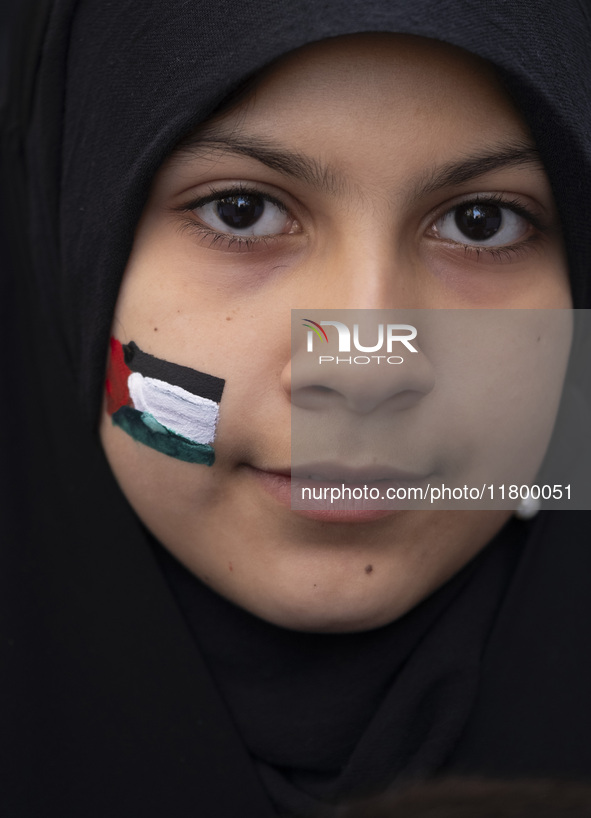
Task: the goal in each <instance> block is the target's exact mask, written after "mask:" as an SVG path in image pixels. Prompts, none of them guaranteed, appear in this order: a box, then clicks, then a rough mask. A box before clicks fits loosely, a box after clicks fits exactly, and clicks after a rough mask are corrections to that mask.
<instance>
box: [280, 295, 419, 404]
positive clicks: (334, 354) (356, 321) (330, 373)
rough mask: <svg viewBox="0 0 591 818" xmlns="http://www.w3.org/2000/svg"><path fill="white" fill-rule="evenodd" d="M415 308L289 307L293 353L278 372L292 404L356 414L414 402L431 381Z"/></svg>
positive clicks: (416, 401)
mask: <svg viewBox="0 0 591 818" xmlns="http://www.w3.org/2000/svg"><path fill="white" fill-rule="evenodd" d="M418 313H419V311H416V310H408V311H406V310H405V311H396V312H394V311H391V310H363V311H362V310H341V311H334V310H330V311H316V310H314V311H307V312H304V311H301V310H293V312H292V357H291V361H290V362H289V364H288V365H287V366H286V367H285V369H284V371H283V373H282V385H283V388H284V389H285V391H286V392H287V393H288V395H289V397H290V400H291V403H292V406H297V407H299V408H300V409H307V410H312V411H319V410H325V409H331V408H332V409H343V408H344V409H346V410H347V411H348V412H353V413H357V414H359V415H367V414H369V413H371V412H374V411H376V410H378V409H380V408H385V409H387V410H388V411H391V412H397V411H403V410H405V409H410V408H412V407H413V406H416V405H417V404H418V403H419V402H420V401H421V400H422V399H423V398H424V397H425V396H426V395H428V394H429V393H430V392H431V390H432V389H433V387H434V385H435V373H434V369H433V366H432V364H431V362H430V360H429V359H428V357H427V356H426V355H425V353H424V352H423V351H422V350H421V344H420V331H419V329H418V328H417V326H416V324H417V323H419V322H418V320H417V319H418ZM413 321H414V322H415V323H413Z"/></svg>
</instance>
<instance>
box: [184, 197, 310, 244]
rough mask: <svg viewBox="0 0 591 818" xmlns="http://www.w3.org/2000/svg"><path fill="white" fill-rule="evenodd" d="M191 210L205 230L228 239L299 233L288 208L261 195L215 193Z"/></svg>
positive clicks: (194, 205)
mask: <svg viewBox="0 0 591 818" xmlns="http://www.w3.org/2000/svg"><path fill="white" fill-rule="evenodd" d="M191 210H192V211H193V213H194V214H195V215H196V216H197V218H198V219H199V221H200V222H201V223H202V224H203V225H205V227H208V228H210V229H211V230H212V231H214V232H216V233H221V234H225V235H232V236H274V235H277V234H279V233H293V232H296V230H295V227H296V222H295V220H294V218H293V217H292V216H291V215H290V214H289V213H288V212H287V209H286V208H285V206H284V205H283V204H282V203H281V202H279V201H277V200H275V199H273V198H271V197H269V196H267V195H264V194H262V193H257V192H249V191H228V192H227V193H222V194H219V193H216V194H212V195H211V196H208V197H207V199H203V200H201V201H200V202H197V203H195V204H193V206H192V207H191Z"/></svg>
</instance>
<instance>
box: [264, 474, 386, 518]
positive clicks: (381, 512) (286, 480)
mask: <svg viewBox="0 0 591 818" xmlns="http://www.w3.org/2000/svg"><path fill="white" fill-rule="evenodd" d="M249 471H250V472H251V473H252V474H253V475H254V477H255V478H256V480H257V481H258V483H259V485H260V486H262V488H263V489H264V490H265V491H266V492H267V494H270V495H271V497H273V499H274V500H276V501H277V502H278V503H280V504H281V505H283V506H286V507H287V508H289V509H290V510H291V511H292V512H293V513H294V514H298V515H299V516H301V517H306V518H307V519H309V520H316V521H318V522H325V523H368V522H371V521H373V520H380V519H382V518H383V517H391V516H392V515H394V514H400V513H401V512H402V509H371V508H360V509H350V508H343V509H334V510H333V509H318V510H313V509H302V508H297V509H296V508H292V507H291V493H292V487H291V477H289V476H287V475H285V474H276V473H274V472H266V471H260V470H259V469H255V468H252V467H251V468H249ZM319 485H322V486H323V487H328V488H330V487H331V486H332V485H333V484H332V483H330V482H323V483H321V484H320V483H319ZM337 485H338V486H339V487H340V486H341V483H338V484H337V483H334V486H335V487H336V486H337ZM351 488H352V489H353V488H355V486H354V485H351Z"/></svg>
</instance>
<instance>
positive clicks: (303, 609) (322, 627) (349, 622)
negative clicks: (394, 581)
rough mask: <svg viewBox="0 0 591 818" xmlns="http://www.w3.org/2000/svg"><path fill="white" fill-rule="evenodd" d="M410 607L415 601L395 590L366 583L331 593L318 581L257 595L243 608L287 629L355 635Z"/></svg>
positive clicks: (388, 621)
mask: <svg viewBox="0 0 591 818" xmlns="http://www.w3.org/2000/svg"><path fill="white" fill-rule="evenodd" d="M354 585H357V583H354ZM380 591H381V593H380ZM416 601H417V602H418V600H416ZM413 604H416V602H414V601H413V600H409V599H408V598H406V599H404V598H402V595H401V596H400V597H399V596H398V595H397V594H396V590H395V589H394V588H390V587H388V588H387V589H377V588H376V586H375V584H374V583H371V582H369V581H368V582H367V587H365V588H363V589H360V588H358V587H347V586H346V585H341V586H340V587H339V588H336V589H335V588H333V589H331V590H328V589H327V588H326V586H325V585H324V584H323V583H322V582H321V581H319V582H317V583H315V584H314V583H312V587H311V588H310V587H309V586H308V585H307V586H306V587H305V588H299V589H298V588H297V587H296V585H295V584H294V583H292V586H291V588H290V589H289V592H288V593H283V592H282V593H279V594H277V595H273V596H271V597H269V596H267V597H266V598H263V597H262V596H260V595H259V596H258V598H257V603H256V605H254V606H250V605H244V607H247V608H248V609H249V610H250V611H251V612H252V613H254V614H256V615H257V616H259V617H261V618H262V619H265V620H267V621H268V622H272V623H273V624H274V625H278V626H280V627H283V628H288V629H290V630H297V631H307V632H310V633H355V632H359V631H367V630H373V629H374V628H379V627H382V626H383V625H387V624H388V623H390V622H393V621H394V620H396V619H398V618H399V617H401V616H403V615H404V614H405V613H406V612H407V611H408V610H409V609H410V608H411V607H413Z"/></svg>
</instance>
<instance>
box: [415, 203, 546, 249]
mask: <svg viewBox="0 0 591 818" xmlns="http://www.w3.org/2000/svg"><path fill="white" fill-rule="evenodd" d="M476 203H478V204H481V205H497V206H498V207H503V208H505V209H507V210H511V211H512V212H513V213H516V214H517V215H518V216H521V218H522V219H525V221H527V222H529V224H530V225H532V227H534V228H535V230H536V232H537V233H538V234H539V233H543V234H546V233H547V232H548V227H547V226H546V225H545V224H544V223H543V222H542V221H541V219H540V218H539V217H538V216H537V215H536V214H535V213H533V212H532V211H531V210H530V209H529V208H527V207H525V206H524V205H523V203H522V202H521V201H519V199H515V198H513V199H509V198H507V197H506V196H505V195H504V194H502V193H486V194H482V193H480V194H479V193H477V194H475V195H472V196H467V197H466V198H464V199H462V200H461V201H459V202H456V203H455V204H454V205H453V206H452V207H448V208H447V209H446V210H444V211H443V212H441V213H439V214H438V215H437V217H436V218H435V219H434V220H433V221H432V222H431V226H433V225H434V224H435V223H436V222H437V221H439V220H440V219H441V218H442V217H443V216H446V215H448V214H450V213H453V212H454V210H457V208H459V207H461V206H462V205H467V204H476ZM535 239H536V234H534V235H532V236H528V237H527V238H525V239H523V240H522V241H520V242H518V243H517V244H513V245H510V244H508V245H505V246H501V247H487V246H486V245H480V246H479V245H476V244H460V243H458V242H453V243H454V244H458V246H459V247H461V248H462V249H463V251H464V255H465V257H470V256H474V255H475V256H476V261H479V260H480V257H481V255H482V254H484V255H486V256H488V257H489V258H490V259H493V260H494V261H496V262H498V263H500V264H503V263H506V262H508V261H512V260H513V259H514V258H516V257H519V256H520V255H521V254H522V253H523V252H524V251H525V250H526V246H527V245H528V244H530V243H531V242H532V241H533V240H535Z"/></svg>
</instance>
